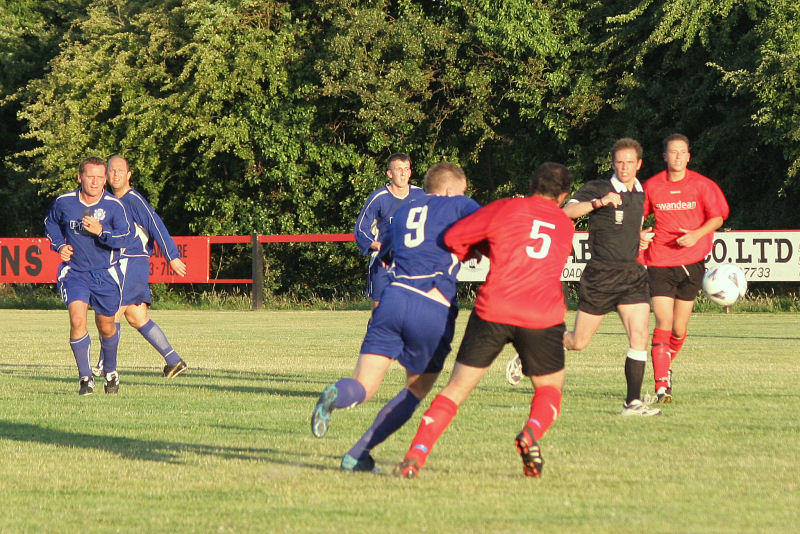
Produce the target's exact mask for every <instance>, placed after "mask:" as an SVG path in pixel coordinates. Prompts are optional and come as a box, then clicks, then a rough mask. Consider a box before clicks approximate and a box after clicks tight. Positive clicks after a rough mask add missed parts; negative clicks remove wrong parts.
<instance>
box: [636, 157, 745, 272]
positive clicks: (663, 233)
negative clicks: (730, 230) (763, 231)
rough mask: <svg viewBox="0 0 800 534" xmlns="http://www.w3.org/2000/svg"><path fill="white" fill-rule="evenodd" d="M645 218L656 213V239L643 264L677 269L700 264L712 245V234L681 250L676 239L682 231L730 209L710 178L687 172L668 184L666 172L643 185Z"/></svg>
mask: <svg viewBox="0 0 800 534" xmlns="http://www.w3.org/2000/svg"><path fill="white" fill-rule="evenodd" d="M644 193H645V199H644V216H645V217H647V215H648V214H650V213H653V214H655V218H656V224H655V227H654V230H653V231H654V232H655V234H656V235H655V237H654V238H653V241H652V242H651V243H650V246H649V247H648V248H647V250H645V251H644V264H645V265H649V266H652V267H677V266H679V265H689V264H692V263H697V262H698V261H702V260H703V258H705V257H706V256H707V255H708V253H709V252H711V246H712V244H713V240H714V235H713V233H711V234H707V235H705V236H703V237H702V238H700V240H699V241H697V243H695V244H694V246H691V247H682V246H680V245H678V244H677V243H676V240H677V239H678V238H679V237H680V236H682V235H683V232H681V231H680V229H681V228H683V229H686V230H694V229H695V228H699V227H700V226H702V225H703V223H705V222H706V221H707V220H709V219H711V218H713V217H722V218H723V219H727V218H728V214H729V212H730V209H729V208H728V201H727V200H725V195H723V194H722V190H721V189H720V188H719V186H718V185H717V184H716V183H715V182H714V181H713V180H711V179H709V178H706V177H705V176H703V175H702V174H700V173H697V172H694V171H692V170H689V169H686V175H685V176H684V177H683V179H681V180H678V181H677V182H671V181H670V180H669V178H668V176H667V171H666V170H664V171H661V172H660V173H658V174H656V175H655V176H652V177H651V178H650V179H649V180H647V181H646V182H645V183H644Z"/></svg>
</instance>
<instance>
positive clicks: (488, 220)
mask: <svg viewBox="0 0 800 534" xmlns="http://www.w3.org/2000/svg"><path fill="white" fill-rule="evenodd" d="M571 184H572V176H571V174H570V172H569V170H567V168H566V167H564V166H563V165H560V164H557V163H544V164H542V165H540V166H539V167H538V168H537V169H536V171H535V173H534V176H533V179H532V180H531V184H530V192H531V196H529V197H526V198H506V199H501V200H497V201H495V202H492V203H491V204H489V205H487V206H486V207H484V208H482V209H480V210H478V211H477V212H475V213H473V214H472V215H470V216H468V217H465V218H464V219H461V220H460V221H459V222H457V223H455V224H454V225H453V226H452V228H450V230H448V231H447V233H446V234H445V237H444V241H445V245H447V247H448V248H449V249H450V250H452V251H453V253H454V254H455V255H456V256H457V257H458V258H459V259H461V260H464V259H467V258H469V257H471V256H472V254H473V253H474V251H475V250H476V249H477V250H479V251H480V252H482V253H484V254H486V255H487V256H488V257H489V259H490V260H491V265H492V267H491V269H490V270H489V275H488V277H487V279H486V283H484V284H483V285H482V286H481V288H480V289H479V290H478V296H477V298H476V300H475V308H474V310H473V312H472V315H470V318H469V322H468V323H467V329H466V332H465V333H464V339H463V340H462V341H461V347H460V349H459V351H458V356H457V357H456V363H455V366H454V368H453V374H452V375H451V377H450V381H449V382H448V383H447V385H446V386H445V387H444V389H442V391H441V392H440V393H439V395H437V396H436V398H435V399H434V400H433V402H432V403H431V406H430V408H428V410H427V411H426V412H425V414H424V415H423V416H422V422H421V423H420V426H419V429H418V430H417V434H416V435H415V436H414V439H413V441H412V442H411V448H410V449H409V450H408V452H407V453H406V456H405V458H404V459H403V461H402V462H401V463H399V464H398V465H397V467H396V468H395V474H396V475H397V476H401V477H405V478H413V477H415V476H417V473H418V471H419V470H420V469H421V468H422V467H423V466H424V465H425V461H426V460H427V458H428V455H429V454H430V452H431V449H432V448H433V446H434V444H435V443H436V441H437V440H438V439H439V437H440V436H441V435H442V434H443V433H444V431H445V430H446V429H447V427H448V426H449V425H450V422H451V421H452V420H453V418H454V417H455V416H456V413H457V411H458V407H459V406H460V405H461V403H462V402H464V400H466V398H467V396H469V394H470V393H471V392H472V390H473V389H474V388H475V386H477V385H478V382H480V380H481V378H482V377H483V375H484V374H485V373H486V371H487V369H488V368H489V366H490V365H491V363H492V362H493V361H494V359H495V358H496V357H497V356H498V354H500V351H501V350H502V349H503V347H504V346H505V345H506V343H509V342H510V343H512V344H513V345H514V348H515V349H516V350H517V353H518V354H519V355H520V358H521V360H522V372H523V374H524V375H525V376H529V377H530V378H531V382H532V383H533V387H534V390H535V392H534V396H533V400H532V401H531V411H530V417H529V419H528V420H527V422H526V423H525V425H524V426H523V428H522V431H521V432H520V433H519V434H518V435H517V437H516V440H515V445H516V448H517V451H518V452H519V454H520V456H521V457H522V462H523V473H524V474H525V475H527V476H532V477H538V476H539V475H540V474H541V471H542V464H543V461H542V455H541V450H540V448H539V444H538V440H540V439H541V438H542V436H544V434H545V432H547V430H548V428H550V425H551V424H552V423H553V421H554V420H555V419H556V417H557V416H558V414H559V411H560V409H561V390H562V388H563V386H564V347H563V345H562V338H563V334H564V331H565V325H564V317H565V315H566V306H565V304H564V295H563V293H562V290H561V273H562V271H563V269H564V264H565V263H566V262H567V258H568V256H569V254H570V252H571V251H572V237H573V234H574V233H575V227H574V225H573V223H572V220H571V219H570V218H569V217H567V216H566V215H565V214H564V212H563V211H562V210H561V208H560V206H561V205H562V204H563V203H564V200H565V199H566V197H567V193H568V191H569V188H570V185H571Z"/></svg>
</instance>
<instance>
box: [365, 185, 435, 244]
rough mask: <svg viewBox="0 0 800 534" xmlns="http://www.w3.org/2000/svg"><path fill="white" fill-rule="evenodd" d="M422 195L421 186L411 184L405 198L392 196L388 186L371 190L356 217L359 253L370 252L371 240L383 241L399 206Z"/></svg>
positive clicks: (423, 194)
mask: <svg viewBox="0 0 800 534" xmlns="http://www.w3.org/2000/svg"><path fill="white" fill-rule="evenodd" d="M423 196H425V192H424V191H423V190H422V188H420V187H417V186H415V185H411V184H409V186H408V195H406V197H405V198H397V197H396V196H394V195H393V194H392V192H391V191H389V187H388V186H383V187H381V188H380V189H376V190H375V191H373V192H372V194H371V195H370V196H369V197H368V198H367V201H366V202H365V203H364V207H363V208H361V213H359V214H358V219H356V226H355V230H354V233H355V236H356V244H357V245H358V248H359V249H360V250H361V254H363V255H365V256H366V255H367V254H370V253H371V252H372V251H371V250H370V248H369V246H370V245H371V244H372V242H373V241H383V238H384V237H386V236H387V234H388V231H389V225H391V223H392V216H393V215H394V212H396V211H397V209H398V208H399V207H400V206H402V205H403V204H405V203H406V202H409V201H411V200H413V199H415V198H419V197H423Z"/></svg>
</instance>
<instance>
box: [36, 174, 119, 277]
mask: <svg viewBox="0 0 800 534" xmlns="http://www.w3.org/2000/svg"><path fill="white" fill-rule="evenodd" d="M85 215H91V216H93V217H94V218H95V219H97V220H98V221H100V223H101V224H102V225H103V231H102V232H101V233H100V235H99V236H95V235H94V234H90V233H89V232H87V231H86V230H84V228H83V223H82V220H83V217H84V216H85ZM44 227H45V231H46V232H47V238H48V239H49V240H50V248H52V249H53V250H55V251H56V252H58V251H59V250H60V249H61V247H63V246H65V245H71V246H72V248H73V251H74V252H73V255H72V258H71V259H70V260H69V262H67V263H68V265H69V266H70V267H71V268H72V269H73V270H75V271H95V270H98V269H108V268H109V267H111V266H112V265H115V264H116V263H117V261H118V260H119V254H120V249H122V248H124V247H125V246H126V245H128V244H129V241H128V239H129V238H130V235H131V228H130V224H129V222H128V217H127V214H126V213H125V207H124V206H123V205H122V202H120V201H119V200H117V198H116V197H115V196H114V195H112V194H110V193H108V192H106V191H104V192H103V196H102V197H100V200H98V201H97V202H95V203H94V204H85V203H84V202H83V201H82V200H81V198H80V189H76V190H75V191H71V192H69V193H64V194H63V195H61V196H59V197H58V198H56V199H55V200H54V201H53V204H52V205H51V206H50V211H49V212H48V213H47V217H46V218H45V220H44Z"/></svg>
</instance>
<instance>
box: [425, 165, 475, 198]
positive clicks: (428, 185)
mask: <svg viewBox="0 0 800 534" xmlns="http://www.w3.org/2000/svg"><path fill="white" fill-rule="evenodd" d="M466 183H467V175H466V174H464V171H463V169H462V168H461V167H459V166H458V165H455V164H453V163H448V162H446V161H442V162H439V163H436V164H434V165H432V166H431V167H430V168H429V169H428V172H426V173H425V182H424V187H425V192H426V193H428V194H429V195H443V194H445V193H446V191H447V189H448V188H450V189H454V188H456V186H465V185H466Z"/></svg>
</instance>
